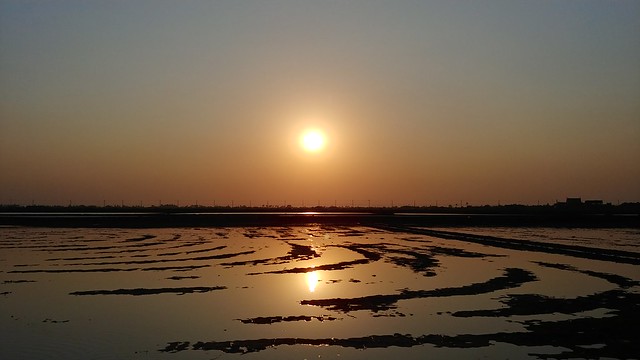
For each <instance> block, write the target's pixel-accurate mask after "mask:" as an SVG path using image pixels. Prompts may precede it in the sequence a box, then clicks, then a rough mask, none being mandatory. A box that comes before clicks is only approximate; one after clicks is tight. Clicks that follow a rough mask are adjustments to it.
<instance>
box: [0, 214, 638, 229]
mask: <svg viewBox="0 0 640 360" xmlns="http://www.w3.org/2000/svg"><path fill="white" fill-rule="evenodd" d="M309 224H324V225H340V226H378V225H387V226H438V227H446V226H464V227H468V226H527V227H536V226H544V227H584V228H599V227H602V228H615V227H629V228H640V215H638V214H632V215H609V214H570V213H568V214H379V213H313V214H308V213H135V214H133V213H120V214H118V213H110V214H104V213H0V226H30V227H61V228H64V227H81V228H114V227H117V228H168V227H242V226H296V225H309Z"/></svg>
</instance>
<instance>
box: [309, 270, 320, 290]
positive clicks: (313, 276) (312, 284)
mask: <svg viewBox="0 0 640 360" xmlns="http://www.w3.org/2000/svg"><path fill="white" fill-rule="evenodd" d="M319 280H320V279H319V278H318V274H317V273H316V272H315V271H311V272H308V273H307V286H308V287H309V292H314V291H316V286H317V285H318V281H319Z"/></svg>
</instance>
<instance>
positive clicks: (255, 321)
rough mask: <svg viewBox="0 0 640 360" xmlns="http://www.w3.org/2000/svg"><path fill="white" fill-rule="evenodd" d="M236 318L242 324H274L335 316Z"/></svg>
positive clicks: (321, 319)
mask: <svg viewBox="0 0 640 360" xmlns="http://www.w3.org/2000/svg"><path fill="white" fill-rule="evenodd" d="M238 320H240V321H241V322H242V323H243V324H260V325H265V324H274V323H279V322H292V321H311V320H318V321H320V322H322V321H334V320H337V318H335V317H333V316H306V315H299V316H265V317H255V318H250V319H238Z"/></svg>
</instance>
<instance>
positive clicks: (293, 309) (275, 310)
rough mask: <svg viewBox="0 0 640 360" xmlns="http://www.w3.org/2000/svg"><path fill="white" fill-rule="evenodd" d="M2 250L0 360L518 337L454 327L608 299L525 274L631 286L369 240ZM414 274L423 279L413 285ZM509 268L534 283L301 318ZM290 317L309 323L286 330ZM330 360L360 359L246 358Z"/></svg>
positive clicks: (33, 243)
mask: <svg viewBox="0 0 640 360" xmlns="http://www.w3.org/2000/svg"><path fill="white" fill-rule="evenodd" d="M614 233H616V232H614ZM145 235H150V236H145ZM0 239H1V240H0V248H1V251H0V254H1V255H0V293H4V295H0V306H1V307H2V314H4V315H6V316H3V317H1V318H0V333H2V334H3V337H2V339H0V358H18V357H19V358H25V359H39V358H52V359H55V358H64V359H84V358H87V357H94V358H101V357H104V358H114V357H119V358H135V357H136V356H135V354H139V355H141V354H144V356H143V358H170V359H183V358H189V359H191V358H196V359H209V358H211V357H212V356H217V355H212V353H207V352H200V351H185V352H178V353H175V354H164V353H160V352H158V351H157V350H158V349H160V348H162V347H163V346H164V345H165V344H167V343H170V342H173V341H191V342H196V341H212V340H216V341H225V340H230V341H231V340H239V339H263V338H287V337H300V338H310V339H323V338H348V337H366V336H369V335H384V334H394V333H400V334H410V335H412V336H420V335H425V334H442V335H457V334H486V333H495V332H511V331H523V325H522V324H521V323H519V322H517V321H512V320H513V319H510V318H500V317H475V318H462V317H455V316H453V315H452V314H454V313H455V312H457V311H469V310H480V309H495V308H500V307H503V306H504V305H503V304H502V303H501V302H500V299H501V297H503V296H505V295H508V294H526V293H533V294H541V295H547V296H555V297H562V298H571V297H576V296H586V295H589V294H592V293H593V292H596V291H606V290H609V289H613V288H615V287H616V286H615V285H614V284H612V283H610V282H608V281H607V280H605V279H602V278H597V277H593V276H590V275H588V274H585V273H580V272H576V271H569V270H563V269H557V268H549V267H545V266H541V265H539V264H538V263H536V262H547V263H553V264H567V265H571V266H573V267H575V268H577V269H585V270H592V271H602V272H608V273H615V274H621V275H624V276H628V277H632V278H634V279H635V280H640V276H639V275H638V272H637V267H636V266H633V265H626V264H616V263H611V262H603V261H591V260H585V259H577V258H572V257H568V256H563V255H553V254H543V253H535V252H523V251H517V250H508V249H501V248H492V247H488V246H484V245H479V244H472V243H466V242H462V241H454V240H443V239H438V238H433V237H428V236H421V235H407V234H400V233H390V232H385V231H380V230H373V229H367V228H355V229H354V228H335V229H334V228H320V227H301V228H274V229H270V228H250V229H246V228H234V229H140V230H136V229H55V230H49V229H30V228H3V229H0ZM296 246H298V247H296ZM300 246H302V247H300ZM296 249H297V250H296ZM420 254H423V255H424V254H430V257H427V259H431V260H435V262H433V263H430V262H428V261H426V262H421V261H422V260H421V259H423V258H421V257H419V255H420ZM374 255H375V256H374ZM493 255H498V256H493ZM376 256H377V257H378V258H376ZM367 259H369V261H368V262H367ZM354 262H355V263H354ZM189 266H194V268H189ZM421 266H422V267H421ZM425 267H426V268H429V270H430V271H431V272H430V273H428V274H427V273H426V272H424V271H422V270H425ZM506 268H521V269H524V270H527V271H531V272H533V273H534V274H535V275H536V277H537V278H538V281H533V282H528V283H524V284H522V285H520V286H518V287H515V288H510V289H503V290H496V291H489V292H486V293H481V294H476V295H470V296H443V297H438V296H431V297H423V298H420V297H418V298H410V299H401V300H398V301H397V302H395V303H394V304H393V306H392V308H391V309H388V310H382V311H372V310H366V309H365V310H358V311H351V312H348V313H345V312H341V311H335V310H331V309H329V308H327V307H321V306H312V305H301V304H300V302H301V301H303V300H317V299H333V298H342V299H353V298H359V297H366V296H376V295H394V294H400V293H402V291H406V290H410V291H418V290H434V289H443V288H460V287H465V286H469V285H470V284H476V283H483V282H486V281H488V280H490V279H492V278H496V277H500V276H502V275H503V274H504V270H505V269H506ZM74 271H75V272H74ZM283 271H284V272H283ZM287 271H289V272H287ZM425 275H427V276H425ZM215 286H224V287H226V289H223V290H215V291H208V292H203V293H198V292H195V293H186V294H182V295H179V294H175V293H169V292H168V293H160V294H156V295H140V296H136V295H94V296H74V295H69V294H70V293H72V292H75V291H87V290H116V289H139V288H144V289H173V290H172V291H174V292H175V291H179V290H175V289H194V288H202V287H215ZM300 316H304V317H306V318H304V319H297V318H295V317H300ZM554 316H555V317H557V318H566V316H565V315H557V314H556V315H546V314H545V315H534V316H529V318H531V319H550V318H553V317H554ZM278 317H280V318H278ZM261 318H262V319H264V318H270V319H274V320H271V321H273V322H272V323H270V324H258V323H250V322H249V321H248V320H251V319H261ZM284 319H288V320H284ZM295 319H297V320H295ZM243 320H244V321H243ZM256 321H258V320H256ZM5 335H6V336H5ZM538 351H542V352H548V351H549V349H546V350H544V351H543V350H538ZM530 352H531V348H522V347H517V346H514V345H509V344H504V343H497V344H494V345H492V346H491V347H481V348H476V349H473V351H471V350H469V349H457V348H444V349H442V348H441V349H437V348H435V347H433V346H432V345H421V346H417V347H412V348H399V347H389V348H381V349H368V350H366V356H367V357H368V358H388V357H392V356H404V357H406V358H416V359H418V358H422V357H424V355H425V354H429V355H431V356H432V357H437V358H456V357H458V356H462V357H463V358H464V357H468V358H475V357H478V356H487V357H493V356H495V355H497V354H499V357H519V358H521V357H524V358H526V357H528V356H529V355H528V354H529V353H530ZM552 352H553V351H552ZM43 354H46V356H45V355H43ZM216 354H217V353H216ZM336 354H342V355H343V356H344V357H347V358H348V357H349V356H352V357H353V356H356V357H362V356H364V353H362V350H354V349H349V348H341V347H333V346H329V347H312V346H284V347H282V346H281V347H277V348H274V349H268V350H265V351H264V352H259V353H256V354H252V355H251V356H250V358H254V357H256V358H273V357H274V356H275V357H278V358H300V357H307V358H309V357H310V356H311V357H317V355H324V357H335V356H336ZM141 357H142V355H141Z"/></svg>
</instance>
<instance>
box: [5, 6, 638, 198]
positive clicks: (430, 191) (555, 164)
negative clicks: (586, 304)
mask: <svg viewBox="0 0 640 360" xmlns="http://www.w3.org/2000/svg"><path fill="white" fill-rule="evenodd" d="M639 34H640V2H638V1H625V0H617V1H607V0H598V1H591V0H584V1H560V0H557V1H552V0H545V1H533V0H532V1H516V0H508V1H506V0H505V1H489V0H485V1H418V0H400V1H398V0H394V1H391V0H388V1H379V0H366V1H364V0H362V1H360V0H344V1H332V0H326V1H311V0H273V1H272V0H253V1H251V0H248V1H190V0H185V1H162V0H158V1H156V0H154V1H145V0H138V1H119V0H113V1H85V0H82V1H67V0H58V1H32V0H3V1H1V2H0V204H25V205H26V204H32V203H34V204H62V205H66V204H69V203H73V204H87V205H92V204H95V205H102V204H118V205H119V204H122V203H124V204H132V205H139V204H144V205H156V204H159V203H163V204H167V203H172V204H176V203H179V204H180V205H189V204H196V203H198V204H200V205H213V204H216V205H230V204H232V203H233V204H234V205H266V204H269V205H284V204H291V205H294V206H299V205H318V204H320V205H334V204H336V205H351V204H354V205H359V206H364V205H368V204H371V205H372V206H373V205H375V206H390V205H405V204H409V205H413V204H416V205H435V204H438V205H447V204H452V205H455V204H467V203H468V204H474V205H482V204H498V203H500V204H507V203H520V204H536V203H543V204H544V203H554V202H555V201H561V200H564V199H565V198H566V197H581V198H583V199H602V200H604V201H605V202H612V203H617V202H624V201H640V161H638V159H640V36H639ZM311 128H313V129H319V130H321V131H322V132H323V133H324V135H325V137H326V138H325V141H326V144H325V146H324V148H323V149H322V150H321V151H318V152H314V153H312V152H307V151H304V150H303V149H302V148H301V147H300V144H299V139H300V136H301V134H302V132H303V131H304V130H305V129H311Z"/></svg>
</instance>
